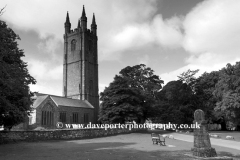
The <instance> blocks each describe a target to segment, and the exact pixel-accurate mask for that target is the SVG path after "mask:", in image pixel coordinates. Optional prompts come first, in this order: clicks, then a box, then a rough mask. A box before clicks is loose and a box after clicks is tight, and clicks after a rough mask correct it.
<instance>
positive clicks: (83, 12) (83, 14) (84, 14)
mask: <svg viewBox="0 0 240 160" xmlns="http://www.w3.org/2000/svg"><path fill="white" fill-rule="evenodd" d="M82 17H86V13H85V8H84V5H83V11H82Z"/></svg>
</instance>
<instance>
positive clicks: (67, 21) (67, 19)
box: [65, 11, 70, 23]
mask: <svg viewBox="0 0 240 160" xmlns="http://www.w3.org/2000/svg"><path fill="white" fill-rule="evenodd" d="M65 23H70V20H69V15H68V11H67V17H66V22H65Z"/></svg>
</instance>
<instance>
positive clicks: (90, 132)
mask: <svg viewBox="0 0 240 160" xmlns="http://www.w3.org/2000/svg"><path fill="white" fill-rule="evenodd" d="M136 131H140V130H139V129H132V130H129V129H108V130H105V129H71V130H65V129H64V130H48V131H0V144H4V143H11V142H18V141H42V140H63V139H65V140H67V139H86V138H96V137H103V136H110V135H116V134H121V133H132V132H136Z"/></svg>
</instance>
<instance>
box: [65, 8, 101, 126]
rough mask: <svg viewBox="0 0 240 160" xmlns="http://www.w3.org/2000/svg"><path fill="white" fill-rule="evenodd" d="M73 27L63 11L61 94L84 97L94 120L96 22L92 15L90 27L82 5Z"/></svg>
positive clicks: (96, 117)
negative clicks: (64, 19)
mask: <svg viewBox="0 0 240 160" xmlns="http://www.w3.org/2000/svg"><path fill="white" fill-rule="evenodd" d="M77 24H78V25H77V28H75V29H74V30H71V23H70V19H69V14H68V13H67V17H66V22H65V25H64V26H65V34H64V56H63V96H64V97H68V98H72V99H79V100H87V101H88V102H90V103H91V105H92V106H93V107H94V122H95V123H96V122H97V119H98V110H99V95H98V46H97V41H98V37H97V25H96V20H95V15H94V14H93V18H92V24H91V30H90V29H87V17H86V13H85V8H84V6H83V11H82V16H81V18H80V19H79V20H78V23H77Z"/></svg>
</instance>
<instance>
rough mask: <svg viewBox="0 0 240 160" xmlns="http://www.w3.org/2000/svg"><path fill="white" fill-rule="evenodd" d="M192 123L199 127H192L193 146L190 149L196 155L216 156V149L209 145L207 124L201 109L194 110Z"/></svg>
mask: <svg viewBox="0 0 240 160" xmlns="http://www.w3.org/2000/svg"><path fill="white" fill-rule="evenodd" d="M193 123H194V124H195V123H197V124H200V128H197V127H196V128H194V146H193V148H192V149H191V150H192V152H193V155H194V156H198V157H216V156H217V153H216V150H215V149H214V148H212V147H211V142H210V138H209V133H208V125H207V121H206V120H205V118H204V112H203V111H202V110H200V109H197V110H196V111H195V112H194V121H193Z"/></svg>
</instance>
